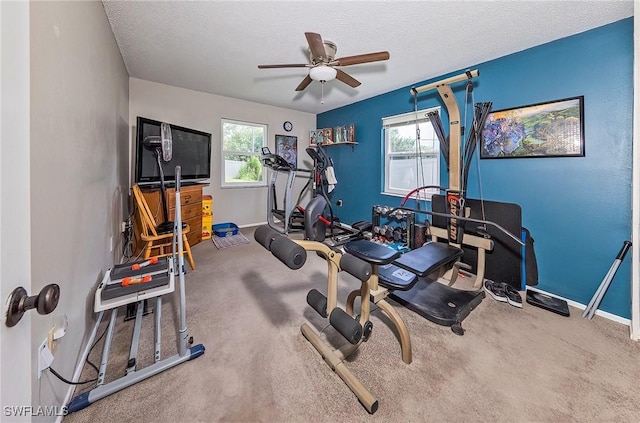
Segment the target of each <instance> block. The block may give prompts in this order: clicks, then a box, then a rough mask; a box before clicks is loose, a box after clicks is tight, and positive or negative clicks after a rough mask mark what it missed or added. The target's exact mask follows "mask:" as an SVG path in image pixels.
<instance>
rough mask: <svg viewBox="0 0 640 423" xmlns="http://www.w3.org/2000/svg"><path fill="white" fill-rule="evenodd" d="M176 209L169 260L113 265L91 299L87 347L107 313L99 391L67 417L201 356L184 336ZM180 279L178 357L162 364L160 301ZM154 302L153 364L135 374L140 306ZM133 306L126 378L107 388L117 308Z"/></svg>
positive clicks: (82, 398)
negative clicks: (94, 316)
mask: <svg viewBox="0 0 640 423" xmlns="http://www.w3.org/2000/svg"><path fill="white" fill-rule="evenodd" d="M175 174H176V187H175V196H176V204H180V174H181V172H180V166H176V173H175ZM181 213H182V212H181V210H180V207H176V212H175V222H174V227H173V231H174V235H173V247H172V248H173V255H172V256H171V257H162V258H159V259H157V260H146V261H138V262H135V263H126V264H121V265H116V266H114V267H113V268H112V269H109V270H108V271H107V272H106V273H105V276H104V278H103V279H102V281H101V282H100V284H99V285H98V289H97V290H96V293H95V298H94V311H95V312H96V313H98V317H97V319H96V323H95V325H94V328H93V332H92V335H91V337H90V339H89V344H93V343H94V339H95V337H96V334H97V330H98V326H100V323H101V322H102V318H103V316H104V313H105V311H110V312H111V317H110V319H109V324H108V326H107V328H106V331H105V333H106V338H105V341H104V346H103V350H102V358H101V360H100V369H99V374H98V381H97V386H96V387H95V388H93V389H92V390H90V391H88V392H84V393H82V394H80V395H77V396H75V397H74V398H73V399H72V400H71V402H70V403H69V405H68V406H67V411H68V412H69V413H73V412H75V411H78V410H81V409H83V408H85V407H88V406H89V405H91V404H93V403H94V402H96V401H98V400H100V399H102V398H104V397H106V396H109V395H111V394H113V393H116V392H118V391H120V390H122V389H124V388H127V387H129V386H131V385H134V384H136V383H138V382H141V381H143V380H145V379H147V378H150V377H152V376H155V375H157V374H158V373H160V372H163V371H165V370H167V369H169V368H172V367H174V366H177V365H178V364H182V363H184V362H185V361H189V360H193V359H194V358H197V357H200V356H201V355H202V354H204V351H205V348H204V346H203V345H202V344H198V345H195V346H191V344H193V338H192V337H189V336H188V334H187V315H186V312H187V306H186V296H185V279H184V275H185V271H184V254H183V245H182V242H183V240H182V215H181ZM176 272H177V273H178V280H179V283H178V296H179V298H178V313H177V315H178V322H177V323H178V324H177V325H176V326H177V327H176V336H177V342H178V352H177V354H175V355H173V356H171V357H167V358H164V359H161V317H162V297H163V296H165V295H168V294H171V293H172V292H174V291H175V273H176ZM154 298H155V309H154V314H155V332H154V334H155V339H154V345H155V351H154V363H153V364H152V365H150V366H147V367H145V368H142V369H139V368H138V363H137V354H138V344H139V338H140V333H141V328H142V318H143V309H144V302H145V301H146V300H150V299H154ZM133 304H135V305H136V307H137V308H136V313H135V323H134V327H133V334H132V338H131V347H130V351H129V360H128V362H127V365H126V369H125V375H124V376H122V377H120V378H118V379H115V380H113V381H111V382H108V383H105V379H106V372H107V363H108V361H109V353H110V350H111V343H112V340H113V337H114V333H115V328H116V320H117V316H118V308H120V307H123V306H128V305H133Z"/></svg>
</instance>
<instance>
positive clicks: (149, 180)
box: [135, 117, 211, 185]
mask: <svg viewBox="0 0 640 423" xmlns="http://www.w3.org/2000/svg"><path fill="white" fill-rule="evenodd" d="M167 123H168V122H167ZM161 124H162V122H159V121H156V120H152V119H148V118H144V117H138V120H137V125H138V126H137V130H136V134H137V135H136V172H135V174H136V177H135V179H136V183H137V184H140V185H152V184H160V172H159V170H158V162H157V159H156V154H155V151H153V150H148V149H147V148H145V146H144V143H143V141H144V139H145V138H146V137H148V136H160V125H161ZM170 126H171V138H172V141H173V143H172V158H171V160H170V161H168V162H165V161H164V160H160V162H161V163H162V170H163V173H164V180H165V182H167V183H172V182H175V179H176V178H175V169H176V166H178V165H179V166H181V169H182V182H186V183H188V182H204V181H205V180H207V179H209V178H210V177H211V134H208V133H206V132H201V131H196V130H195V129H189V128H183V127H181V126H177V125H171V124H170ZM161 155H162V153H161Z"/></svg>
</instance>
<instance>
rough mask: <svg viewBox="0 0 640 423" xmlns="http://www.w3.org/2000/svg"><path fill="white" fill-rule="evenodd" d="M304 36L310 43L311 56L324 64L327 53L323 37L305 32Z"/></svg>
mask: <svg viewBox="0 0 640 423" xmlns="http://www.w3.org/2000/svg"><path fill="white" fill-rule="evenodd" d="M304 36H305V37H307V43H309V50H311V56H312V57H313V60H314V61H316V62H322V61H324V59H325V58H326V56H327V52H326V50H325V49H324V42H322V36H321V35H320V34H316V33H315V32H305V33H304Z"/></svg>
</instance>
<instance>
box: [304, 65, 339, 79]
mask: <svg viewBox="0 0 640 423" xmlns="http://www.w3.org/2000/svg"><path fill="white" fill-rule="evenodd" d="M337 73H338V72H337V71H336V70H335V69H334V68H332V67H331V66H327V65H320V66H316V67H313V68H311V69H309V76H310V77H311V79H313V80H314V81H321V82H326V81H333V80H334V79H335V78H336V74H337Z"/></svg>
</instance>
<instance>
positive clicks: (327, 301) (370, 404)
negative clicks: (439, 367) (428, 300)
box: [254, 197, 412, 413]
mask: <svg viewBox="0 0 640 423" xmlns="http://www.w3.org/2000/svg"><path fill="white" fill-rule="evenodd" d="M325 206H326V203H325V200H324V198H323V197H316V198H314V199H313V200H312V201H311V202H310V203H309V206H308V207H307V209H306V211H305V237H306V239H305V240H295V241H294V240H291V239H289V238H287V237H286V236H284V235H282V234H279V233H278V232H276V231H274V230H273V229H271V228H270V227H268V226H261V227H259V228H257V229H256V231H255V234H254V237H255V239H256V241H258V243H260V244H261V245H262V246H263V247H265V248H266V249H267V250H269V251H271V253H272V254H273V255H274V256H275V257H277V258H278V259H279V260H280V261H282V262H283V263H284V264H285V265H287V267H289V268H290V269H294V270H296V269H300V268H301V267H302V266H303V265H304V264H305V262H306V259H307V252H308V251H310V252H315V253H317V254H318V255H319V256H321V257H322V258H324V259H325V260H326V262H327V290H326V295H325V294H322V293H321V292H320V291H318V290H316V289H312V290H311V291H309V293H308V295H307V303H308V304H309V305H310V306H311V307H312V308H313V309H314V310H315V311H316V312H317V313H318V314H320V315H321V316H322V317H324V318H327V317H328V318H329V323H330V325H331V326H332V327H333V328H334V329H335V330H336V331H337V332H338V333H340V334H341V335H342V336H343V337H344V338H345V339H346V341H348V343H346V344H344V345H343V346H342V347H340V348H336V349H332V348H331V347H330V346H329V345H327V344H326V343H325V342H324V341H322V339H321V338H320V335H319V334H318V333H317V332H316V331H315V330H314V329H312V328H311V327H310V326H309V325H308V324H306V323H304V324H303V325H302V326H301V328H300V330H301V332H302V334H303V336H304V337H305V338H306V339H307V340H308V341H309V342H310V343H311V344H312V345H313V347H314V348H315V349H316V350H317V351H318V352H319V353H320V355H321V356H322V358H323V359H324V361H325V362H326V363H327V364H328V365H329V367H331V369H332V370H333V371H335V372H336V374H337V375H338V376H340V378H341V379H342V380H343V381H344V382H345V383H346V384H347V386H348V387H349V388H350V389H351V391H352V392H353V393H354V394H355V395H356V397H357V398H358V400H359V401H360V403H361V404H362V405H363V406H364V407H365V409H366V410H367V411H368V412H369V413H375V412H376V410H377V409H378V400H377V399H376V398H375V397H374V396H373V394H372V393H371V392H370V391H369V390H368V389H367V388H366V387H365V386H364V385H363V384H362V383H361V382H360V381H359V380H358V379H357V378H356V377H355V375H354V374H353V373H351V371H349V369H348V368H347V367H346V363H345V361H346V359H347V358H348V357H350V356H351V355H352V354H353V353H354V352H355V351H356V350H357V349H358V348H359V347H360V345H361V344H362V343H363V342H365V341H367V340H368V339H369V337H370V336H371V333H372V330H373V323H372V322H371V320H370V313H371V305H370V302H369V301H362V302H361V304H360V310H359V313H358V315H357V316H355V317H354V307H353V301H352V302H351V303H350V304H349V306H348V307H347V308H345V309H342V308H340V307H338V300H337V296H338V273H339V272H341V271H344V272H346V273H349V274H350V275H352V276H354V277H355V278H357V279H358V280H360V282H361V285H360V289H357V290H356V291H354V292H353V293H351V294H350V298H355V297H356V296H360V297H361V298H370V299H371V302H373V303H374V304H376V305H377V306H378V308H379V309H380V310H382V311H383V312H384V313H385V314H386V315H387V317H388V318H389V319H390V321H391V323H392V324H393V325H394V327H395V329H396V331H397V333H398V336H399V341H400V348H401V355H402V360H403V361H404V362H405V363H407V364H410V363H411V361H412V356H411V340H410V337H409V331H408V329H407V327H406V325H405V323H404V321H403V320H402V318H401V317H400V315H399V314H398V312H397V311H396V310H395V309H394V308H393V307H392V306H391V305H390V304H389V303H388V302H387V301H386V300H385V295H384V290H383V289H382V288H379V287H378V281H377V273H376V272H375V268H376V267H377V265H378V264H380V263H382V264H384V263H389V262H391V261H392V260H394V259H395V258H397V257H399V256H400V253H398V252H397V251H394V250H392V249H390V248H387V247H385V246H382V245H379V244H376V243H373V242H370V241H366V240H360V241H351V242H350V243H347V244H345V245H350V244H352V243H358V242H365V243H367V244H368V245H369V248H370V249H369V250H368V251H367V253H366V254H365V255H364V256H362V257H358V256H356V255H353V254H350V253H349V252H343V251H342V250H340V249H337V248H332V247H330V246H328V245H327V244H325V243H322V242H318V241H313V239H315V238H316V235H317V234H316V233H315V231H316V230H317V226H318V225H317V222H319V221H318V219H317V217H318V215H319V214H321V213H322V212H323V210H324V208H325ZM322 230H324V229H322Z"/></svg>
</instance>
